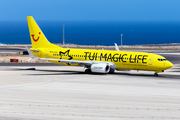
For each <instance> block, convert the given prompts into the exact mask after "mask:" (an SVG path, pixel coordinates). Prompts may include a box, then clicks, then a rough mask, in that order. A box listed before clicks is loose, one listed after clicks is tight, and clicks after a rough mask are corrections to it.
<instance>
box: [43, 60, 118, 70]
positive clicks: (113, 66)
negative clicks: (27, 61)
mask: <svg viewBox="0 0 180 120" xmlns="http://www.w3.org/2000/svg"><path fill="white" fill-rule="evenodd" d="M40 59H41V60H52V61H59V63H68V64H77V65H81V66H83V67H90V66H91V65H92V64H101V63H106V64H109V65H110V67H111V68H113V69H116V68H117V66H116V65H115V64H114V63H112V62H105V61H80V60H65V59H53V58H40Z"/></svg>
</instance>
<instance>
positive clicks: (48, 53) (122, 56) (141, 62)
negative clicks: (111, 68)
mask: <svg viewBox="0 0 180 120" xmlns="http://www.w3.org/2000/svg"><path fill="white" fill-rule="evenodd" d="M33 54H35V55H36V56H38V57H40V58H54V59H59V60H61V59H67V60H79V61H101V62H102V61H105V62H112V63H114V64H115V65H116V66H117V68H116V69H127V70H148V71H155V72H156V73H158V72H163V71H164V70H166V69H168V68H171V67H172V66H173V64H172V63H171V62H169V61H168V60H166V59H165V58H164V57H163V56H160V55H157V54H153V53H145V52H131V51H111V50H91V49H69V48H68V49H66V48H52V49H51V48H49V49H47V48H46V49H45V48H40V49H39V52H33ZM51 62H54V63H58V64H63V65H71V66H77V65H76V64H67V63H60V62H58V61H53V60H51Z"/></svg>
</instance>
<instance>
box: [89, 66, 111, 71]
mask: <svg viewBox="0 0 180 120" xmlns="http://www.w3.org/2000/svg"><path fill="white" fill-rule="evenodd" d="M91 71H92V72H96V73H108V72H109V71H110V66H109V65H108V64H92V65H91Z"/></svg>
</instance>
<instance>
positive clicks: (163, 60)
mask: <svg viewBox="0 0 180 120" xmlns="http://www.w3.org/2000/svg"><path fill="white" fill-rule="evenodd" d="M166 60H167V59H158V61H166Z"/></svg>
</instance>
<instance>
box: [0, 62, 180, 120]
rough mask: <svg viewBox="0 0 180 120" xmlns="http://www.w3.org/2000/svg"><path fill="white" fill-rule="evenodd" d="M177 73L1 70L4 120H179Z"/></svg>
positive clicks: (173, 70) (38, 68) (0, 110)
mask: <svg viewBox="0 0 180 120" xmlns="http://www.w3.org/2000/svg"><path fill="white" fill-rule="evenodd" d="M179 73H180V65H179V64H176V65H175V66H174V67H173V68H171V69H169V70H167V71H165V72H164V73H159V76H158V77H155V76H153V74H154V72H148V71H139V72H137V71H117V72H115V74H85V73H84V68H83V67H69V66H0V120H171V119H173V120H174V119H177V120H178V119H180V74H179Z"/></svg>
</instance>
